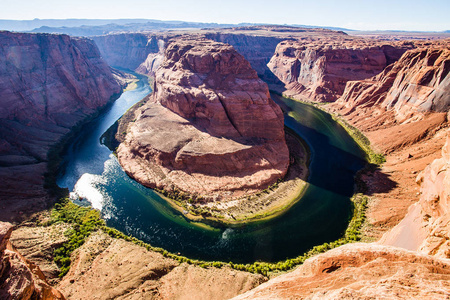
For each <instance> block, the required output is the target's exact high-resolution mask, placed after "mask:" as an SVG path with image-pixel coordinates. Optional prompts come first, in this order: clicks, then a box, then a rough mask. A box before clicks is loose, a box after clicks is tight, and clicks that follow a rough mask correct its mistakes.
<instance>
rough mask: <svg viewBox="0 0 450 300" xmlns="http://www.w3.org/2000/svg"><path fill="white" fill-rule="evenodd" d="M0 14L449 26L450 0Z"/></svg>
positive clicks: (2, 14) (54, 7)
mask: <svg viewBox="0 0 450 300" xmlns="http://www.w3.org/2000/svg"><path fill="white" fill-rule="evenodd" d="M0 7H1V9H0V19H12V20H31V19H34V18H39V19H66V18H77V19H85V18H86V19H123V18H144V19H157V20H180V21H193V22H214V23H229V24H230V23H231V24H236V23H270V24H288V25H289V24H302V25H316V26H334V27H343V28H349V29H357V30H412V31H414V30H416V31H443V30H450V0H427V1H423V0H374V1H373V0H349V1H344V0H342V1H333V0H322V1H321V0H311V1H303V0H270V1H267V0H209V1H208V0H196V1H195V0H160V1H154V0H76V1H70V0H0Z"/></svg>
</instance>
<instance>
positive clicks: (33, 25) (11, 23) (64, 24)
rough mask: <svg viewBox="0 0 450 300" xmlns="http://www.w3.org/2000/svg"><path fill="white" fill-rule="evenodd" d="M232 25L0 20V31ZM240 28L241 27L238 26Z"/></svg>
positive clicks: (101, 31) (84, 32)
mask: <svg viewBox="0 0 450 300" xmlns="http://www.w3.org/2000/svg"><path fill="white" fill-rule="evenodd" d="M234 26H238V25H233V24H217V23H199V22H184V21H161V20H153V19H104V20H102V19H61V20H56V19H45V20H44V19H43V20H41V19H34V20H24V21H18V20H0V30H9V31H26V32H43V33H66V34H69V35H82V36H90V35H97V34H105V33H110V32H117V31H139V30H155V29H156V30H161V29H172V28H222V27H234ZM239 26H241V25H239Z"/></svg>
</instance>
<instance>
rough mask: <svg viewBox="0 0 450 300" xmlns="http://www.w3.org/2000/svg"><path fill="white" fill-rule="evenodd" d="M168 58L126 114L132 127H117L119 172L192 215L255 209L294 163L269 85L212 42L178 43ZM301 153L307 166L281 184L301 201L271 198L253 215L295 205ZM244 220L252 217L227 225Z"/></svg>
mask: <svg viewBox="0 0 450 300" xmlns="http://www.w3.org/2000/svg"><path fill="white" fill-rule="evenodd" d="M164 57H165V58H164V61H163V62H162V64H161V66H160V67H159V69H158V70H157V71H156V73H155V79H154V89H153V93H152V94H151V95H150V96H148V97H147V99H145V103H143V102H141V103H140V105H141V106H140V107H139V108H137V109H136V110H132V111H131V112H129V113H130V114H131V115H129V116H127V117H126V118H124V119H126V120H128V121H129V122H128V123H127V122H126V121H124V122H120V129H119V130H118V132H117V134H116V138H117V139H118V140H120V141H122V142H121V143H120V145H119V147H118V148H117V151H116V152H117V157H118V159H119V162H120V164H121V165H122V167H123V168H124V170H125V171H126V172H127V174H128V175H130V176H131V177H132V178H134V179H135V180H137V181H138V182H139V183H141V184H143V185H145V186H148V187H150V188H154V189H158V190H161V191H162V192H163V193H164V194H165V195H167V196H168V197H169V198H174V197H177V198H178V199H179V200H180V201H182V202H183V200H184V201H186V200H189V206H187V208H188V209H190V208H193V211H195V207H196V205H197V203H199V204H204V205H203V206H206V207H215V208H216V210H218V209H219V208H222V207H226V208H230V206H231V207H236V206H241V207H246V205H245V204H248V203H245V202H258V199H257V198H262V196H260V197H258V196H255V194H257V193H259V192H261V191H262V190H266V189H267V188H268V187H269V186H272V185H274V184H276V185H278V183H279V181H281V180H282V179H284V177H285V175H286V173H287V171H288V166H289V163H290V159H289V150H288V147H287V144H286V140H285V131H284V117H283V113H282V111H281V109H280V107H279V106H278V105H277V104H275V102H273V100H272V99H271V98H270V94H269V90H268V87H267V84H266V83H264V82H263V81H262V80H261V79H259V78H258V76H257V73H256V71H254V70H253V69H252V68H251V66H250V64H249V63H248V61H247V60H246V59H245V58H244V57H243V56H242V55H240V54H239V53H238V52H237V51H236V50H234V48H233V47H232V46H230V45H227V44H223V43H218V42H214V41H212V40H206V39H201V40H198V39H192V38H191V39H174V40H172V41H169V43H168V46H167V49H166V51H165V54H164ZM291 135H292V133H291ZM289 139H290V140H292V141H294V143H295V139H294V138H292V137H290V138H289ZM291 144H292V142H291ZM302 149H303V153H302ZM297 152H300V153H301V156H302V159H303V160H304V161H303V162H298V163H297V164H296V165H297V168H296V169H298V165H299V164H300V163H301V166H300V170H296V171H295V172H294V173H295V174H294V177H293V176H290V177H291V178H289V179H288V180H287V181H288V182H287V183H286V182H284V183H282V184H281V185H282V186H283V187H282V188H281V189H284V190H286V189H290V190H292V189H293V190H297V193H294V195H292V193H288V194H287V196H284V197H280V196H278V195H273V194H278V193H279V191H275V192H273V191H270V192H268V193H269V194H272V195H270V196H271V197H267V196H266V197H263V198H265V199H264V201H265V202H267V203H266V205H264V206H262V205H261V209H260V210H257V209H256V208H255V205H253V206H252V210H255V211H254V212H253V214H254V215H256V214H260V213H261V210H262V211H265V212H267V211H269V207H270V206H271V205H269V202H271V201H272V202H278V203H273V205H272V206H275V208H277V209H280V205H281V206H283V205H284V206H286V205H288V204H290V202H292V201H293V200H294V199H295V197H298V194H299V191H301V189H302V188H303V187H304V185H305V182H304V180H305V179H306V175H307V169H306V161H307V159H306V155H307V154H306V153H305V151H304V148H302V147H301V145H300V147H298V146H297ZM291 173H292V172H291ZM294 179H296V180H294ZM289 181H290V182H289ZM293 181H295V182H293ZM264 195H266V194H264ZM252 196H255V197H252ZM283 198H287V199H283ZM292 198H294V199H292ZM272 199H276V200H272ZM233 200H234V202H232V201H233ZM259 201H261V199H259ZM240 202H244V204H239V203H240ZM205 204H206V205H205ZM193 206H194V207H193ZM185 208H186V206H185ZM219 211H220V210H219ZM227 211H229V209H227ZM243 214H246V217H248V216H250V215H251V214H248V212H246V211H243V212H241V213H240V214H239V216H236V215H233V214H232V213H229V214H228V213H226V215H225V217H226V219H230V221H232V220H236V219H237V218H238V219H240V218H241V217H242V215H243ZM266 214H267V213H266Z"/></svg>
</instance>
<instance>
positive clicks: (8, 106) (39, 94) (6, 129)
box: [0, 31, 121, 220]
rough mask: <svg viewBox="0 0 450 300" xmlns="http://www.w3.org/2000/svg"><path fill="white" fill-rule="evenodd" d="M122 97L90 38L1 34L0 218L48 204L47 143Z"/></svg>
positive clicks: (49, 144)
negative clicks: (116, 98) (113, 100)
mask: <svg viewBox="0 0 450 300" xmlns="http://www.w3.org/2000/svg"><path fill="white" fill-rule="evenodd" d="M120 91H121V88H120V86H119V84H118V83H117V82H116V81H115V80H114V78H113V76H112V74H111V70H110V67H109V66H108V65H107V64H106V63H105V62H104V61H103V60H102V59H101V58H100V53H99V51H98V49H97V47H96V46H95V44H94V43H93V42H92V41H91V40H88V39H81V38H71V37H69V36H66V35H51V34H26V33H12V32H6V31H3V32H0V180H1V181H2V185H1V187H0V193H1V194H2V199H1V201H0V220H13V219H14V218H15V217H17V216H19V214H21V213H26V212H27V211H36V210H38V209H40V208H43V207H45V206H46V203H47V202H48V193H47V191H46V190H45V189H44V188H43V185H44V178H43V176H44V173H45V172H46V170H47V152H48V150H49V149H50V147H51V145H53V144H55V143H56V142H58V141H59V140H60V139H61V137H62V136H64V135H65V134H67V133H68V132H69V130H70V128H71V127H73V126H74V125H76V124H77V123H78V122H80V121H81V120H83V119H84V118H86V116H88V115H90V114H93V113H95V112H96V111H97V110H98V109H99V108H100V107H102V106H105V105H106V104H107V103H108V102H110V101H111V100H112V99H113V98H114V97H116V96H117V95H118V94H119V93H120ZM28 201H33V204H32V205H30V204H29V203H30V202H28Z"/></svg>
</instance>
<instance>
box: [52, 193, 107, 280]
mask: <svg viewBox="0 0 450 300" xmlns="http://www.w3.org/2000/svg"><path fill="white" fill-rule="evenodd" d="M57 222H64V223H68V224H70V225H71V227H70V229H68V230H67V231H66V232H65V233H64V234H65V235H66V236H67V238H68V239H69V240H68V241H67V242H65V243H64V244H63V245H62V246H61V247H59V248H56V249H55V251H54V252H53V255H54V261H55V263H56V264H57V265H58V267H59V268H60V273H59V277H63V276H64V275H65V274H67V272H68V271H69V268H70V263H71V260H70V256H71V254H72V252H73V251H74V250H75V249H77V248H78V247H80V246H81V245H83V244H84V241H85V240H86V238H87V237H88V236H89V235H90V234H91V233H92V232H93V231H95V230H96V229H98V228H99V227H100V226H102V225H104V223H105V222H104V221H103V220H102V219H101V218H100V212H99V211H98V210H95V209H92V208H88V207H81V206H78V205H76V204H74V203H72V202H71V201H70V200H69V199H68V198H63V199H62V200H61V201H60V203H56V204H55V207H54V208H53V210H52V214H51V218H50V221H48V222H47V223H46V224H44V225H45V226H49V225H51V224H54V223H57Z"/></svg>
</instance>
